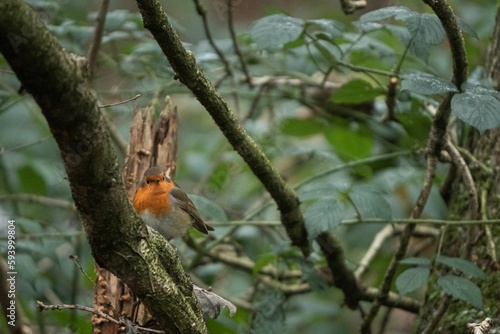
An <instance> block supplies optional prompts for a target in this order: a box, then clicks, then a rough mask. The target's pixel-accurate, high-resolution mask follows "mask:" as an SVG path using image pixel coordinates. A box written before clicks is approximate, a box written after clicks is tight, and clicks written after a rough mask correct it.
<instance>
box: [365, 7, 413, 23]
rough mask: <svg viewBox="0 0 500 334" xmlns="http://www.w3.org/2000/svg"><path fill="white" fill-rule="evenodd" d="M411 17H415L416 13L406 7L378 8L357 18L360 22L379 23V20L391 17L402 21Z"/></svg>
mask: <svg viewBox="0 0 500 334" xmlns="http://www.w3.org/2000/svg"><path fill="white" fill-rule="evenodd" d="M413 15H417V13H416V12H414V11H412V10H411V9H409V8H408V7H405V6H392V7H385V8H380V9H377V10H374V11H371V12H368V13H366V14H363V15H361V17H360V18H359V20H360V21H362V22H369V21H380V20H384V19H387V18H389V17H392V16H394V17H395V18H396V19H397V20H404V19H407V18H408V17H411V16H413Z"/></svg>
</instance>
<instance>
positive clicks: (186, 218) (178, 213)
mask: <svg viewBox="0 0 500 334" xmlns="http://www.w3.org/2000/svg"><path fill="white" fill-rule="evenodd" d="M133 205H134V208H135V210H136V211H137V213H138V214H139V216H140V217H141V218H142V220H143V221H144V222H145V223H146V224H147V225H148V226H150V227H152V228H154V229H155V230H156V231H158V232H159V233H160V234H161V235H163V236H164V237H165V238H166V239H167V240H170V239H173V238H178V237H180V236H182V235H184V234H185V233H186V231H187V229H188V228H189V227H190V226H193V227H194V228H196V229H197V230H198V231H200V232H201V233H203V234H208V231H213V230H214V228H213V227H212V226H210V225H208V224H206V223H205V222H204V221H203V219H202V218H201V217H200V214H199V212H198V210H196V207H195V206H194V204H193V202H192V201H191V200H190V199H189V198H188V196H187V195H186V193H185V192H184V191H182V190H181V188H179V187H178V186H177V185H176V184H174V182H172V180H171V179H170V178H168V177H167V176H166V175H165V173H164V172H163V170H162V169H161V168H160V167H151V168H149V169H148V170H146V172H144V178H143V179H142V181H141V184H140V186H139V188H138V189H137V190H136V192H135V195H134V199H133Z"/></svg>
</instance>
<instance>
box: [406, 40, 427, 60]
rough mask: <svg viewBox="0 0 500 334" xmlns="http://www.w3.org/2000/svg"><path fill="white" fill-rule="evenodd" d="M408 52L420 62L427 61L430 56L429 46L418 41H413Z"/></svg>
mask: <svg viewBox="0 0 500 334" xmlns="http://www.w3.org/2000/svg"><path fill="white" fill-rule="evenodd" d="M410 52H411V53H412V54H413V55H415V56H417V57H418V58H420V59H422V60H427V59H428V58H429V56H430V54H431V51H430V45H429V44H427V43H424V42H420V41H413V42H412V43H411V45H410Z"/></svg>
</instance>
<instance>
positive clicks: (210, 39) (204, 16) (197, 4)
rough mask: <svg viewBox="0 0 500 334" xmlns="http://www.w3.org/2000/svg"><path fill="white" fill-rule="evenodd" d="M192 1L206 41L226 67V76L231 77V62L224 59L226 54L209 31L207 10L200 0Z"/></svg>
mask: <svg viewBox="0 0 500 334" xmlns="http://www.w3.org/2000/svg"><path fill="white" fill-rule="evenodd" d="M193 2H194V5H195V7H196V12H197V13H198V15H200V17H201V20H202V22H203V28H204V30H205V35H206V36H207V40H208V43H209V44H210V45H211V46H212V48H213V49H214V51H215V53H217V56H218V57H219V58H220V60H221V61H222V63H223V64H224V68H225V69H226V73H227V74H228V76H230V77H232V76H233V69H232V67H231V64H230V63H229V61H228V60H227V59H226V56H224V53H223V52H222V51H221V49H219V47H218V46H217V44H215V41H214V39H213V37H212V33H211V32H210V27H209V26H208V19H207V10H206V9H205V7H203V5H202V4H201V2H200V0H193Z"/></svg>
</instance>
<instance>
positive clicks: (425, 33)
mask: <svg viewBox="0 0 500 334" xmlns="http://www.w3.org/2000/svg"><path fill="white" fill-rule="evenodd" d="M406 26H407V27H408V31H409V32H410V34H411V36H412V37H413V39H414V40H415V41H417V42H424V43H426V44H429V45H439V44H441V43H442V42H443V40H444V36H445V32H444V28H443V26H442V24H441V21H439V18H438V17H437V16H436V15H434V14H418V15H412V16H411V17H408V19H407V20H406Z"/></svg>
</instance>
